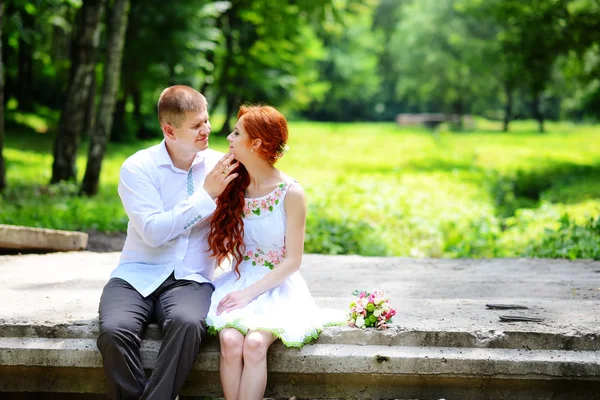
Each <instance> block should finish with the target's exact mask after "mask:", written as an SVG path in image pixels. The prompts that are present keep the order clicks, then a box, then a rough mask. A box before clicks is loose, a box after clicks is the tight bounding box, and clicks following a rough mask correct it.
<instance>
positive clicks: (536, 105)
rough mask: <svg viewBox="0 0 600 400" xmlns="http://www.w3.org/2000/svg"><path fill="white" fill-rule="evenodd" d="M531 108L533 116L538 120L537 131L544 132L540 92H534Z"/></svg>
mask: <svg viewBox="0 0 600 400" xmlns="http://www.w3.org/2000/svg"><path fill="white" fill-rule="evenodd" d="M531 108H532V111H533V117H534V118H535V119H536V121H537V122H538V131H539V132H540V133H544V114H543V113H542V111H541V110H540V94H539V92H538V93H534V95H533V100H532V102H531Z"/></svg>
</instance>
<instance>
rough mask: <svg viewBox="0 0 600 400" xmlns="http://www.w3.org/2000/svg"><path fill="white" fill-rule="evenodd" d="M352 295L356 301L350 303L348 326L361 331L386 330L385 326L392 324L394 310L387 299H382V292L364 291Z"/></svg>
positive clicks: (356, 291)
mask: <svg viewBox="0 0 600 400" xmlns="http://www.w3.org/2000/svg"><path fill="white" fill-rule="evenodd" d="M352 295H353V296H356V297H358V299H357V300H356V301H353V302H352V303H350V314H349V316H348V324H349V325H350V326H355V327H357V328H361V329H364V328H368V327H372V328H377V329H387V327H388V326H387V324H388V323H389V322H392V317H393V316H394V315H396V310H394V309H393V308H392V307H391V306H390V301H389V299H386V298H384V297H383V292H381V291H378V290H376V291H374V292H373V293H369V292H366V291H364V290H362V291H360V290H355V291H354V292H352Z"/></svg>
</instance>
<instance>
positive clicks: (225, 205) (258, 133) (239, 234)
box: [208, 106, 288, 276]
mask: <svg viewBox="0 0 600 400" xmlns="http://www.w3.org/2000/svg"><path fill="white" fill-rule="evenodd" d="M242 117H244V119H243V121H242V123H243V125H244V130H245V131H246V133H247V134H248V136H249V137H250V140H254V139H260V140H261V141H262V144H261V146H260V147H259V149H258V154H259V155H260V156H262V157H263V158H264V159H265V160H267V161H268V162H269V163H270V164H271V165H273V164H275V162H277V160H278V159H279V158H280V157H281V156H282V155H283V151H284V148H285V146H286V142H287V139H288V127H287V121H286V119H285V117H284V116H283V115H282V114H281V113H280V112H279V111H277V109H275V108H273V107H271V106H241V107H240V110H239V111H238V119H240V118H242ZM235 172H237V173H238V174H239V175H238V177H237V178H235V179H234V180H233V181H231V183H230V184H229V185H227V187H226V188H225V190H224V191H223V193H221V195H220V196H219V197H218V198H217V209H216V210H215V212H214V214H213V217H212V220H211V222H210V232H209V233H208V245H209V247H210V250H211V251H212V255H213V256H214V257H215V258H216V259H217V263H219V264H220V263H221V262H222V261H223V260H225V259H226V258H228V257H229V256H231V257H232V258H233V260H232V261H233V269H234V271H235V273H236V274H237V275H238V276H239V275H240V271H239V268H238V267H239V265H240V263H241V262H242V260H243V259H244V253H245V251H246V245H245V244H244V222H243V220H242V212H243V210H244V205H245V204H244V203H245V198H244V193H245V192H246V189H247V188H248V185H249V184H250V175H248V171H247V170H246V167H244V165H242V164H240V165H239V166H238V167H237V168H236V170H235Z"/></svg>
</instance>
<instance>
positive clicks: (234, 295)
mask: <svg viewBox="0 0 600 400" xmlns="http://www.w3.org/2000/svg"><path fill="white" fill-rule="evenodd" d="M250 301H252V295H251V294H250V292H249V291H248V290H247V289H246V290H240V291H237V292H231V293H229V294H227V295H226V296H225V297H223V299H222V300H221V301H220V302H219V305H218V306H217V315H221V314H222V313H224V312H230V311H233V310H237V309H238V308H244V307H246V305H247V304H248V303H250Z"/></svg>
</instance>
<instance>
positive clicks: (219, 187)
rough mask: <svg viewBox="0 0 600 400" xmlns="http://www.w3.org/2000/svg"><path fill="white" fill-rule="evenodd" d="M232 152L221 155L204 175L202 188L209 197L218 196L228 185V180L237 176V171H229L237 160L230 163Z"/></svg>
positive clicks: (236, 163)
mask: <svg viewBox="0 0 600 400" xmlns="http://www.w3.org/2000/svg"><path fill="white" fill-rule="evenodd" d="M232 161H233V154H231V153H228V154H225V155H224V156H223V158H221V159H220V160H219V162H218V163H217V165H215V167H214V168H213V169H212V171H210V172H209V173H208V175H206V179H205V180H204V190H206V193H208V195H209V196H210V197H212V198H213V200H214V199H216V198H217V197H219V195H220V194H221V193H223V190H225V188H226V187H227V185H229V182H231V181H232V180H234V179H235V178H237V177H238V175H239V174H238V173H237V172H235V173H231V172H232V171H233V170H235V169H236V168H237V167H238V165H240V163H239V162H235V163H234V164H232V163H231V162H232Z"/></svg>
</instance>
